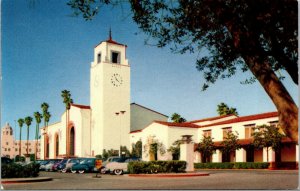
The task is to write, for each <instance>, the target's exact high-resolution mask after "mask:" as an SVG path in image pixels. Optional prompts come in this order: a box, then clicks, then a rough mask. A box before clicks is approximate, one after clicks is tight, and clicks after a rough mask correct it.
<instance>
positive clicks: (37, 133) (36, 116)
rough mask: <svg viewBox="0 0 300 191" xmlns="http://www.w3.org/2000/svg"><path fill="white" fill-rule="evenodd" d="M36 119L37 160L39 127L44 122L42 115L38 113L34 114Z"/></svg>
mask: <svg viewBox="0 0 300 191" xmlns="http://www.w3.org/2000/svg"><path fill="white" fill-rule="evenodd" d="M34 118H35V121H36V129H35V159H36V158H37V157H36V155H37V147H38V136H39V126H40V123H41V122H42V118H43V116H42V114H40V113H39V112H38V111H37V112H34Z"/></svg>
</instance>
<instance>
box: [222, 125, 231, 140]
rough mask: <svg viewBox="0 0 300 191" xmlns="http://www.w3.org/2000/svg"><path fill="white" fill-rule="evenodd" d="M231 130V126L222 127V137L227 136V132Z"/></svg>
mask: <svg viewBox="0 0 300 191" xmlns="http://www.w3.org/2000/svg"><path fill="white" fill-rule="evenodd" d="M231 131H232V128H231V127H226V128H223V139H224V138H225V137H227V133H229V132H231Z"/></svg>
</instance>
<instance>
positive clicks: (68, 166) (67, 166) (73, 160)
mask: <svg viewBox="0 0 300 191" xmlns="http://www.w3.org/2000/svg"><path fill="white" fill-rule="evenodd" d="M82 160H83V158H70V159H68V160H67V162H66V164H65V166H64V168H63V169H61V172H63V173H66V172H69V171H71V168H72V166H73V165H74V164H76V163H79V162H80V161H82Z"/></svg>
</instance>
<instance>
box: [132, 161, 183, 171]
mask: <svg viewBox="0 0 300 191" xmlns="http://www.w3.org/2000/svg"><path fill="white" fill-rule="evenodd" d="M185 168H186V162H185V161H174V160H173V161H149V162H142V161H133V162H129V164H128V173H129V174H142V173H143V174H144V173H172V172H175V173H183V172H185Z"/></svg>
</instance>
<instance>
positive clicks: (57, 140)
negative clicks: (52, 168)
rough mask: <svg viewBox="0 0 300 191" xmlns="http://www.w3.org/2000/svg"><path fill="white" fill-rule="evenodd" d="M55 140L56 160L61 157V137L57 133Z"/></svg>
mask: <svg viewBox="0 0 300 191" xmlns="http://www.w3.org/2000/svg"><path fill="white" fill-rule="evenodd" d="M54 140H55V141H54V142H55V147H54V148H55V149H54V153H55V158H57V156H58V155H59V137H58V134H57V133H56V134H55V138H54Z"/></svg>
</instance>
